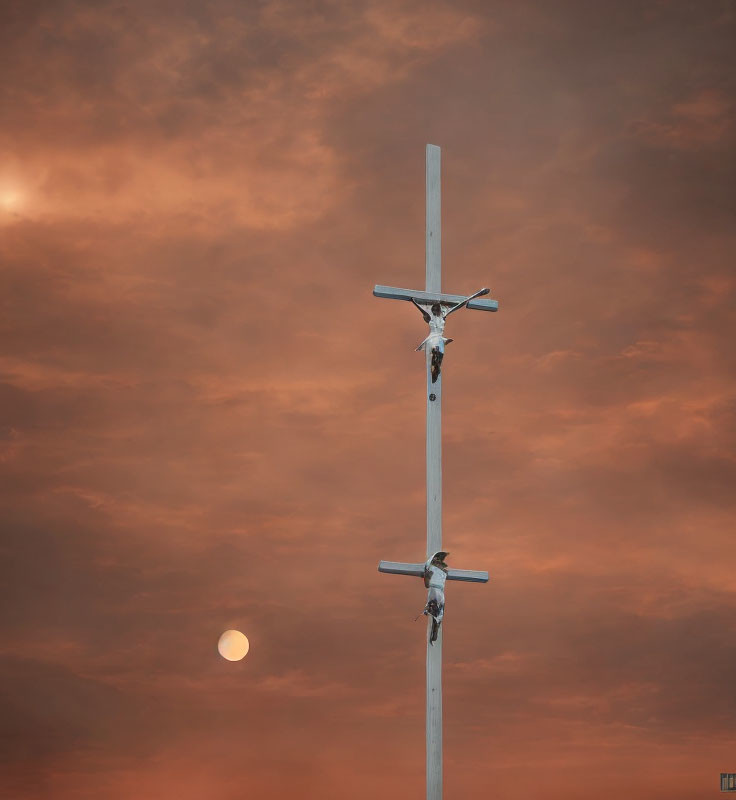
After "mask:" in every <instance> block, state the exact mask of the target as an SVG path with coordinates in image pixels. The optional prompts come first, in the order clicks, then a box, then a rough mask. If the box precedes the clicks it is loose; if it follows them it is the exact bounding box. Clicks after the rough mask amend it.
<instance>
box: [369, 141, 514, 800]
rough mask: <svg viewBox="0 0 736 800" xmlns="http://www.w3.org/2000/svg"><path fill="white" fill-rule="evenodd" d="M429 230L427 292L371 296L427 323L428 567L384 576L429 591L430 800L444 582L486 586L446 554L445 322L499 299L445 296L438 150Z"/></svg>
mask: <svg viewBox="0 0 736 800" xmlns="http://www.w3.org/2000/svg"><path fill="white" fill-rule="evenodd" d="M426 187H427V218H426V219H427V229H426V261H425V266H426V282H425V288H424V290H412V289H398V288H394V287H391V286H376V287H375V288H374V290H373V294H374V295H376V297H386V298H390V299H392V300H408V301H410V302H411V303H413V305H415V306H416V307H417V308H418V309H419V311H420V312H421V314H422V317H423V318H424V320H425V322H427V323H429V336H427V338H426V339H425V340H424V341H423V342H422V343H421V344H420V345H419V347H418V348H417V350H422V349H423V350H424V352H425V369H426V375H427V553H426V561H425V562H424V563H411V564H407V563H402V562H397V561H381V562H380V564H379V565H378V569H379V571H380V572H387V573H390V574H394V575H412V576H414V577H418V578H423V579H424V586H425V588H427V589H428V590H429V592H428V599H427V604H426V606H425V608H424V613H425V614H426V615H427V616H428V617H429V619H428V621H427V622H428V627H427V716H426V738H427V764H426V779H427V800H442V618H443V615H444V607H445V597H444V586H445V581H446V580H450V581H467V582H471V583H486V582H487V581H488V573H487V572H481V571H477V570H464V569H452V568H450V567H448V566H447V563H446V562H445V557H446V556H447V555H448V554H447V553H445V552H444V551H443V550H442V362H443V358H444V354H445V345H446V344H449V343H450V342H451V341H452V339H448V338H446V337H445V336H444V328H445V319H446V318H447V316H449V315H450V314H452V313H453V312H454V311H457V310H459V309H461V308H471V309H478V310H482V311H496V310H497V309H498V303H497V302H496V301H495V300H479V299H477V298H478V297H479V296H480V295H485V294H488V292H489V290H488V289H481V290H480V291H478V292H476V293H475V294H472V295H470V296H463V295H454V294H445V293H443V292H442V280H441V277H442V276H441V271H442V261H441V249H442V239H441V236H442V233H441V205H440V203H441V200H440V148H439V147H437V146H436V145H433V144H428V145H427V161H426Z"/></svg>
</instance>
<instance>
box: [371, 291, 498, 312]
mask: <svg viewBox="0 0 736 800" xmlns="http://www.w3.org/2000/svg"><path fill="white" fill-rule="evenodd" d="M373 294H374V295H375V296H376V297H386V298H388V299H389V300H409V301H411V300H412V299H414V300H416V301H417V302H418V303H440V304H441V305H443V306H454V305H457V303H461V302H462V301H463V300H465V298H466V297H467V295H462V294H445V293H444V292H424V291H419V289H416V290H415V289H397V288H396V287H394V286H375V287H374V289H373ZM468 308H474V309H475V310H476V311H498V300H478V299H475V300H470V301H469V302H468Z"/></svg>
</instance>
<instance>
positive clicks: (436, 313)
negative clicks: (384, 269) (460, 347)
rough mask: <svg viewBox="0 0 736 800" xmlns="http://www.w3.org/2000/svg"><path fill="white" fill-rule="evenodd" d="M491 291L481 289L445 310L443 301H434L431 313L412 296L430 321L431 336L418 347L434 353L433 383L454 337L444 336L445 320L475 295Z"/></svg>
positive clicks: (422, 313)
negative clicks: (446, 346)
mask: <svg viewBox="0 0 736 800" xmlns="http://www.w3.org/2000/svg"><path fill="white" fill-rule="evenodd" d="M490 291H491V290H490V289H481V290H480V291H478V292H476V293H475V294H471V295H470V297H466V298H465V299H464V300H461V301H460V302H459V303H456V304H455V305H454V306H450V308H448V309H447V310H446V311H443V309H442V304H441V303H432V304H431V306H430V312H431V313H430V312H428V311H427V309H426V308H424V307H423V306H421V305H419V303H417V301H416V300H415V299H414V298H413V297H412V298H411V302H412V303H414V305H415V306H416V307H417V308H418V309H419V311H420V312H421V315H422V317H423V318H424V321H425V322H428V323H429V336H427V338H426V339H425V340H424V341H423V342H422V343H421V344H420V345H419V347H417V351H419V350H425V349H426V348H429V350H430V352H431V353H432V360H431V364H430V367H431V370H432V383H436V382H437V378H439V376H440V370H441V369H442V359H443V358H444V357H445V345H446V344H449V343H450V342H451V341H452V339H448V338H447V337H446V336H444V332H445V320H446V319H447V317H448V316H449V315H450V314H452V312H453V311H457V310H458V309H460V308H463V307H464V306H466V305H467V304H468V302H469V301H470V300H472V299H473V298H474V297H479V296H480V295H482V294H488V293H489V292H490Z"/></svg>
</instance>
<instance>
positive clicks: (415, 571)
mask: <svg viewBox="0 0 736 800" xmlns="http://www.w3.org/2000/svg"><path fill="white" fill-rule="evenodd" d="M378 571H379V572H388V573H390V574H391V575H414V576H415V577H417V578H423V577H424V564H405V563H404V562H402V561H379V562H378Z"/></svg>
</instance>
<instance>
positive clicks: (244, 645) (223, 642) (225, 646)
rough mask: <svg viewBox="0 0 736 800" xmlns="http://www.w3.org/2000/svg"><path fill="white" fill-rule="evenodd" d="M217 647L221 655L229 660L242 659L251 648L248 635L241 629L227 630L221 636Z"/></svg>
mask: <svg viewBox="0 0 736 800" xmlns="http://www.w3.org/2000/svg"><path fill="white" fill-rule="evenodd" d="M217 649H218V651H219V653H220V655H221V656H222V657H223V658H226V659H227V660H228V661H240V659H241V658H245V656H246V654H247V652H248V650H250V642H249V641H248V637H247V636H246V635H245V634H244V633H241V632H240V631H225V633H223V634H222V636H220V641H219V642H218V643H217Z"/></svg>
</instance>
